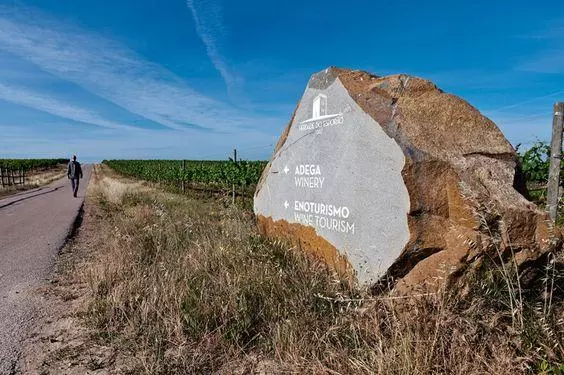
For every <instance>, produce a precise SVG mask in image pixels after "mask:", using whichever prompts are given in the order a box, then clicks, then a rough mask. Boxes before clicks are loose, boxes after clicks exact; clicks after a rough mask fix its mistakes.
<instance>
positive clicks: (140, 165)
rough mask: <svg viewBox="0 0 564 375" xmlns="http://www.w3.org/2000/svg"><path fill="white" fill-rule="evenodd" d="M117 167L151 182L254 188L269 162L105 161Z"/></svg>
mask: <svg viewBox="0 0 564 375" xmlns="http://www.w3.org/2000/svg"><path fill="white" fill-rule="evenodd" d="M103 163H104V164H106V165H108V166H109V167H110V168H112V169H113V170H115V171H117V172H119V173H121V174H123V175H126V176H131V177H137V178H140V179H143V180H147V181H153V182H159V183H165V184H169V185H176V186H178V184H179V183H180V182H182V181H184V182H187V183H193V184H201V185H206V186H208V187H212V188H219V189H230V188H231V187H232V186H237V187H252V186H254V185H256V183H257V182H258V180H259V178H260V175H261V173H262V170H263V169H264V167H265V166H266V163H267V162H265V161H237V162H233V161H210V160H200V161H199V160H186V161H180V160H104V161H103Z"/></svg>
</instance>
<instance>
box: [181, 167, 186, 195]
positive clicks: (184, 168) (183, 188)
mask: <svg viewBox="0 0 564 375" xmlns="http://www.w3.org/2000/svg"><path fill="white" fill-rule="evenodd" d="M185 174H186V160H184V159H182V193H186V185H185V184H184V176H185Z"/></svg>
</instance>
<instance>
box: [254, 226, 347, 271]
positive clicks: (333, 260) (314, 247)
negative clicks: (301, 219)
mask: <svg viewBox="0 0 564 375" xmlns="http://www.w3.org/2000/svg"><path fill="white" fill-rule="evenodd" d="M257 224H258V227H259V230H260V232H261V233H263V234H264V235H266V236H268V237H274V238H285V239H288V240H290V242H292V243H293V244H294V245H296V246H299V247H300V248H301V249H303V250H305V251H307V252H309V253H310V254H312V255H313V256H314V257H316V258H318V259H320V260H322V261H324V262H325V263H326V264H328V265H330V266H331V267H332V268H333V269H334V270H335V271H336V272H337V273H338V274H339V275H340V276H341V277H344V278H348V277H354V269H353V268H352V267H351V265H350V263H349V262H348V260H347V257H346V256H345V255H342V254H341V253H340V252H339V251H338V250H337V248H335V246H333V245H331V244H330V243H329V242H328V241H327V240H326V239H324V238H323V237H320V236H319V235H318V234H317V233H316V231H315V229H314V228H312V227H308V226H303V225H300V224H294V223H288V222H287V221H286V220H277V221H273V220H272V219H271V218H269V217H264V216H260V215H259V216H257Z"/></svg>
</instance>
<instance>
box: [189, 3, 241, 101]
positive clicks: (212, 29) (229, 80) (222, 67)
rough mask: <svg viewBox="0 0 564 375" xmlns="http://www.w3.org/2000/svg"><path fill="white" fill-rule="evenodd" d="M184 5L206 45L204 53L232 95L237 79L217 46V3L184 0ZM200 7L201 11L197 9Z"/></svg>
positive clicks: (218, 22) (219, 25)
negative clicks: (190, 13)
mask: <svg viewBox="0 0 564 375" xmlns="http://www.w3.org/2000/svg"><path fill="white" fill-rule="evenodd" d="M186 5H187V6H188V8H189V9H190V11H191V12H192V18H193V19H194V23H195V25H196V32H197V33H198V36H199V37H200V40H201V41H202V43H203V44H204V46H205V47H206V53H207V55H208V57H209V59H210V61H211V63H212V64H213V66H214V67H215V69H216V70H217V71H218V72H219V74H220V75H221V77H222V78H223V81H224V82H225V84H226V86H227V90H228V92H229V93H230V95H232V94H233V92H234V90H235V86H236V84H237V81H238V80H239V79H238V78H237V77H236V76H235V75H234V74H232V73H231V71H230V69H229V67H228V66H227V64H226V63H225V60H224V58H223V57H222V56H221V54H220V53H219V50H218V47H217V44H218V42H217V37H216V36H215V33H220V31H221V30H222V25H221V9H220V8H219V5H218V4H217V3H215V2H211V1H206V2H205V3H204V2H198V1H197V0H186ZM202 7H203V10H204V11H203V12H202V11H200V10H199V9H198V8H200V9H201V8H202Z"/></svg>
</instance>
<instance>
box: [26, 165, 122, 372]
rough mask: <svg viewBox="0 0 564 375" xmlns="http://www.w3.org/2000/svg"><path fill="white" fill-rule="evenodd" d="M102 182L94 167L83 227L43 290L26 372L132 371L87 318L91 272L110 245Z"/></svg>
mask: <svg viewBox="0 0 564 375" xmlns="http://www.w3.org/2000/svg"><path fill="white" fill-rule="evenodd" d="M99 183H100V173H99V170H98V169H97V167H94V170H93V172H92V177H91V181H90V185H89V188H88V192H87V197H86V199H85V203H84V209H83V214H82V217H81V218H80V219H79V223H80V226H79V227H78V228H77V230H76V232H75V233H74V236H73V238H72V239H71V240H70V241H69V242H68V243H67V244H66V245H65V246H64V247H63V249H61V251H60V254H59V258H58V261H57V269H56V272H55V274H54V276H53V277H52V279H51V280H50V281H49V284H48V285H47V286H45V287H43V288H41V289H40V290H38V293H40V294H42V296H43V298H44V300H45V306H46V308H45V311H43V314H42V317H41V318H40V321H39V322H38V324H37V327H39V328H38V329H37V330H36V331H35V332H33V334H32V337H31V339H29V340H28V342H27V343H26V346H25V349H24V351H23V353H22V362H21V364H20V366H21V372H22V374H42V375H47V374H76V375H79V374H80V375H83V374H114V373H127V371H121V370H120V369H119V365H118V355H117V352H116V349H115V348H112V347H109V346H105V345H103V344H100V342H99V341H98V340H95V339H94V336H96V335H97V332H96V331H95V330H92V329H90V328H88V325H87V324H85V322H84V319H83V316H84V314H86V311H87V309H88V308H89V303H90V301H91V299H92V295H91V292H90V288H89V286H88V283H87V278H86V274H87V273H88V267H89V265H90V263H89V262H90V261H91V256H92V254H95V251H96V249H97V248H98V247H99V246H103V244H104V243H105V242H106V237H105V236H104V233H107V232H106V230H107V229H108V228H107V225H108V223H107V222H105V221H104V218H105V216H106V215H104V214H103V212H101V210H100V207H99V204H98V202H97V201H96V198H93V197H92V192H93V191H95V190H96V189H97V186H98V184H99Z"/></svg>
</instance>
